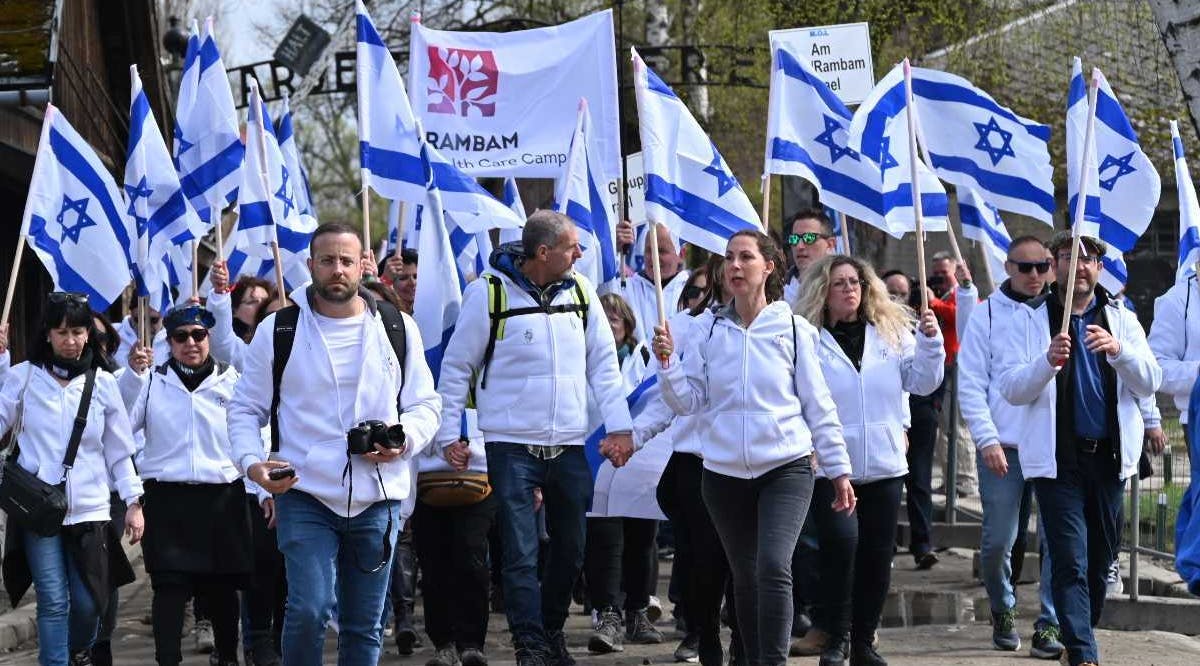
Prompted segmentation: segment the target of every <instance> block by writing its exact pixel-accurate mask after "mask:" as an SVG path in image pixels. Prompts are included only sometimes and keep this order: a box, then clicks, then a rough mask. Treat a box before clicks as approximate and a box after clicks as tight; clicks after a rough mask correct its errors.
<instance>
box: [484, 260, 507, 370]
mask: <svg viewBox="0 0 1200 666" xmlns="http://www.w3.org/2000/svg"><path fill="white" fill-rule="evenodd" d="M483 279H485V280H487V305H488V341H487V346H486V347H484V350H483V362H482V368H483V371H482V373H483V374H482V375H480V382H479V386H480V387H481V388H487V377H488V366H489V365H490V364H491V362H492V354H493V353H494V352H495V351H496V341H497V340H499V339H501V338H503V337H504V324H505V321H506V317H504V316H502V315H503V314H504V313H505V312H506V311H508V290H507V289H505V287H504V281H503V280H501V279H500V276H498V275H493V274H491V273H488V274H485V275H484V276H483Z"/></svg>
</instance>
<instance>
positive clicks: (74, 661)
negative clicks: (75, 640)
mask: <svg viewBox="0 0 1200 666" xmlns="http://www.w3.org/2000/svg"><path fill="white" fill-rule="evenodd" d="M92 664H93V662H92V651H91V650H80V651H79V652H76V653H74V654H72V655H71V666H92Z"/></svg>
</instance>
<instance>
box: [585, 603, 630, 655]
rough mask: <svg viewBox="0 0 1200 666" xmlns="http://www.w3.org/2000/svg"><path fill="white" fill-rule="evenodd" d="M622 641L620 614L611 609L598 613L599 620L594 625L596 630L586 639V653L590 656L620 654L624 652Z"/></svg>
mask: <svg viewBox="0 0 1200 666" xmlns="http://www.w3.org/2000/svg"><path fill="white" fill-rule="evenodd" d="M622 640H623V638H622V632H621V616H620V614H619V613H617V611H615V610H613V609H611V608H606V609H604V610H602V611H600V620H599V622H597V623H596V630H595V631H593V632H592V636H591V638H589V639H588V652H591V653H592V654H608V653H610V652H622V651H624V650H625V646H624V645H623V644H622Z"/></svg>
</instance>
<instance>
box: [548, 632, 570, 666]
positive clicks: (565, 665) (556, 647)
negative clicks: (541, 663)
mask: <svg viewBox="0 0 1200 666" xmlns="http://www.w3.org/2000/svg"><path fill="white" fill-rule="evenodd" d="M546 638H548V639H549V640H550V654H548V655H547V659H546V661H547V663H548V664H550V666H575V658H574V657H572V656H571V652H570V651H569V650H567V635H566V634H565V633H563V631H562V630H561V629H559V630H558V631H551V632H549V633H548V634H547V636H546Z"/></svg>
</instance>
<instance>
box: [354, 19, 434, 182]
mask: <svg viewBox="0 0 1200 666" xmlns="http://www.w3.org/2000/svg"><path fill="white" fill-rule="evenodd" d="M355 7H356V11H357V16H356V21H357V37H358V40H357V47H356V50H357V56H358V57H357V72H358V141H359V165H360V168H361V170H362V180H363V185H364V186H367V185H369V186H371V187H372V188H374V189H375V191H376V192H378V193H379V194H380V195H382V196H384V197H386V198H388V199H392V200H402V201H409V202H412V203H413V204H416V203H418V202H423V201H425V196H426V195H425V173H424V167H423V166H422V161H421V155H420V151H421V146H420V139H419V137H418V129H417V121H416V118H415V117H414V116H413V112H412V106H410V105H409V102H408V92H407V91H406V90H405V88H404V81H403V80H402V79H401V78H400V71H399V70H398V69H396V61H395V60H393V59H392V54H391V52H390V51H388V48H387V44H385V43H384V41H383V37H381V36H380V35H379V31H378V30H376V29H375V24H374V23H373V22H371V16H370V15H369V14H367V9H366V7H365V6H364V5H363V3H362V0H355Z"/></svg>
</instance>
